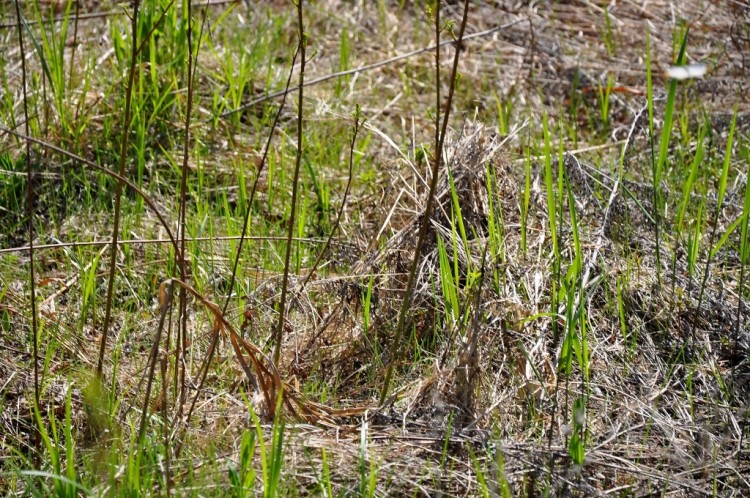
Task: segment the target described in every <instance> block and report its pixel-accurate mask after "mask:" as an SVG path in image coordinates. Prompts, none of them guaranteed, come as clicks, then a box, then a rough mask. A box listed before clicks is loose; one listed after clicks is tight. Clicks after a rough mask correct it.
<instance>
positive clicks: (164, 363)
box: [159, 353, 172, 496]
mask: <svg viewBox="0 0 750 498" xmlns="http://www.w3.org/2000/svg"><path fill="white" fill-rule="evenodd" d="M159 366H160V369H161V418H162V424H164V425H163V431H164V434H163V438H164V488H165V489H166V491H167V496H169V488H170V486H171V482H170V481H171V480H172V475H171V474H172V473H171V469H170V465H171V462H170V453H172V451H171V450H170V449H169V415H168V410H167V384H168V382H167V368H168V366H169V356H168V355H167V354H166V353H165V354H163V355H162V356H161V358H160V361H159Z"/></svg>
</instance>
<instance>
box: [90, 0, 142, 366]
mask: <svg viewBox="0 0 750 498" xmlns="http://www.w3.org/2000/svg"><path fill="white" fill-rule="evenodd" d="M139 7H140V0H133V17H132V23H131V37H132V46H131V54H130V69H129V70H128V82H127V85H126V87H125V114H124V115H123V118H122V139H121V141H120V166H119V169H118V174H119V175H120V176H121V177H124V176H125V159H126V157H127V148H128V135H129V134H130V112H131V105H132V99H133V81H134V79H135V66H136V59H137V57H138V9H139ZM121 200H122V184H121V183H120V182H118V183H117V184H116V186H115V218H114V222H113V227H112V249H111V250H110V257H109V276H108V279H107V297H106V302H105V305H104V325H103V329H102V338H101V342H100V344H99V358H98V360H97V363H96V376H97V377H98V378H100V379H101V377H102V369H103V368H104V352H105V349H106V347H107V336H108V334H109V326H110V322H111V319H112V300H113V298H114V287H115V269H116V265H117V238H118V237H119V232H120V211H121Z"/></svg>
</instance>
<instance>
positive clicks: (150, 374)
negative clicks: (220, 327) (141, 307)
mask: <svg viewBox="0 0 750 498" xmlns="http://www.w3.org/2000/svg"><path fill="white" fill-rule="evenodd" d="M173 287H174V284H173V283H172V281H169V282H165V283H163V284H161V286H160V287H159V305H160V307H161V311H160V313H159V328H158V329H157V330H156V337H154V343H153V344H152V345H151V353H150V354H149V357H148V363H147V364H146V394H145V396H144V398H143V407H142V409H141V422H140V425H139V429H138V441H139V443H143V437H144V436H145V435H146V420H147V419H148V402H149V399H150V398H151V386H152V385H153V381H154V371H155V370H156V361H157V357H158V355H159V343H160V342H161V335H162V332H163V331H164V322H165V321H166V317H167V311H168V310H169V308H170V306H171V304H172V295H173ZM139 388H140V386H139ZM165 401H166V400H165Z"/></svg>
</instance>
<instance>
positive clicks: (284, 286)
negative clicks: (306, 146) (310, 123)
mask: <svg viewBox="0 0 750 498" xmlns="http://www.w3.org/2000/svg"><path fill="white" fill-rule="evenodd" d="M302 1H303V0H297V24H298V28H299V54H300V69H299V88H298V90H297V159H296V161H295V164H294V177H293V179H292V206H291V213H290V215H289V229H288V231H287V236H286V255H285V256H284V276H283V278H282V280H281V299H280V300H279V323H278V325H277V326H276V343H275V345H274V349H273V362H274V364H277V365H278V363H279V357H280V356H281V342H282V340H283V339H284V337H283V333H284V323H285V321H286V320H285V319H284V315H285V314H286V294H287V290H288V286H289V262H290V258H291V255H292V236H293V235H294V215H295V213H296V211H297V191H298V187H299V170H300V166H301V164H302V129H303V128H302V127H303V123H302V106H303V104H304V102H303V100H302V99H303V96H304V95H303V91H304V87H305V45H306V44H307V36H306V35H305V25H304V19H303V16H302Z"/></svg>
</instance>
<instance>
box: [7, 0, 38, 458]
mask: <svg viewBox="0 0 750 498" xmlns="http://www.w3.org/2000/svg"><path fill="white" fill-rule="evenodd" d="M13 3H14V5H15V7H16V20H17V22H18V46H19V47H20V50H21V85H22V86H23V115H24V131H25V132H26V135H27V136H28V135H29V106H28V95H27V94H26V53H25V51H24V45H23V31H22V29H21V7H19V5H18V0H16V1H15V2H13ZM25 159H26V175H27V177H26V212H27V216H28V230H29V286H30V290H31V333H32V337H33V341H34V344H33V354H34V403H35V404H36V406H37V407H38V406H39V344H38V343H39V340H38V339H39V338H38V337H37V335H38V326H37V321H36V282H35V275H34V170H33V167H32V163H31V143H30V142H29V141H28V140H27V141H26V158H25ZM39 442H40V439H39V437H38V436H37V444H39Z"/></svg>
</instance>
